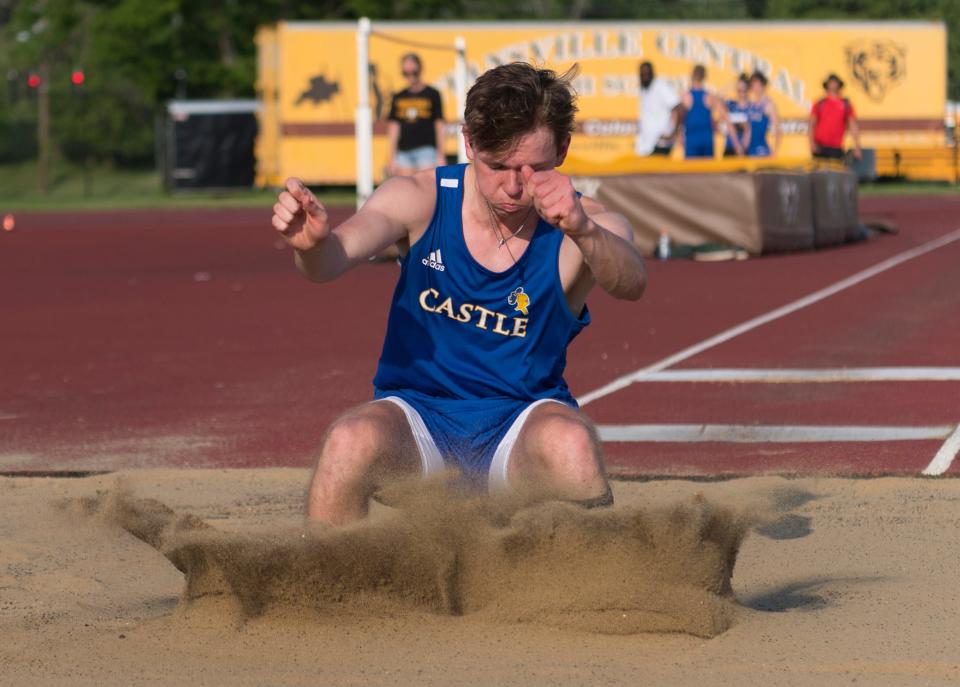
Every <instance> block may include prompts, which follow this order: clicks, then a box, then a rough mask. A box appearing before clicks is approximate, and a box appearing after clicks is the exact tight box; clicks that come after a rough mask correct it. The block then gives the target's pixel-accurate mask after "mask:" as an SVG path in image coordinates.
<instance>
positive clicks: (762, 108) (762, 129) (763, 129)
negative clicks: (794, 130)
mask: <svg viewBox="0 0 960 687" xmlns="http://www.w3.org/2000/svg"><path fill="white" fill-rule="evenodd" d="M747 119H748V120H749V122H750V146H749V147H748V148H747V155H751V156H754V157H769V156H770V154H771V153H770V146H769V145H768V144H767V129H768V128H769V126H770V115H768V114H767V101H766V99H763V100H759V101H754V102H751V103H750V105H749V106H748V107H747Z"/></svg>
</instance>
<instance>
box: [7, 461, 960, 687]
mask: <svg viewBox="0 0 960 687" xmlns="http://www.w3.org/2000/svg"><path fill="white" fill-rule="evenodd" d="M306 478H307V474H306V473H305V472H304V471H298V470H262V471H186V470H176V471H174V470H171V471H142V472H131V473H127V474H125V475H120V476H117V475H103V476H99V477H92V478H86V479H27V478H19V479H3V480H0V515H2V518H0V631H2V633H3V637H4V642H3V643H2V644H0V681H2V683H3V684H12V685H17V684H31V685H35V684H109V685H114V684H115V685H126V684H132V683H137V684H183V683H184V682H190V683H203V684H230V685H246V684H251V685H253V684H277V685H287V684H291V685H292V684H331V685H342V684H362V685H367V684H412V683H414V682H415V683H416V684H418V685H421V684H426V685H459V684H497V685H505V684H517V685H541V684H542V685H548V684H549V685H568V684H569V685H573V684H596V683H601V682H613V683H630V684H636V683H638V681H652V683H653V684H675V685H697V686H698V687H700V686H702V685H704V684H734V683H736V684H759V683H761V682H762V683H763V684H790V685H794V684H796V685H823V684H850V683H851V682H852V681H853V679H854V678H857V679H858V680H859V682H860V683H862V684H871V685H914V684H916V685H921V684H923V685H931V684H932V685H939V684H944V685H947V684H956V683H957V681H958V680H960V649H957V647H956V642H955V641H954V638H955V636H956V633H957V631H958V630H960V621H958V618H960V613H957V611H958V610H960V600H958V595H957V592H956V589H957V584H956V580H957V577H956V571H957V563H958V558H957V553H956V552H957V550H960V549H958V547H957V544H958V543H960V541H958V540H960V534H958V532H960V530H958V529H957V527H956V525H957V524H958V520H960V483H958V482H956V481H951V480H943V481H930V480H905V479H904V480H900V479H883V480H868V481H843V480H819V481H814V480H794V481H787V480H783V479H779V478H751V479H745V480H732V481H728V482H717V483H699V484H698V483H690V482H684V481H679V480H677V481H665V482H650V483H616V484H615V493H616V496H617V506H616V507H615V508H614V509H610V510H599V511H583V510H581V509H578V508H575V507H571V506H568V505H565V504H558V503H553V504H530V503H523V502H520V501H514V502H509V501H503V502H491V501H486V500H469V499H467V500H450V499H448V498H443V496H442V494H441V492H440V490H439V489H438V488H428V489H426V490H424V489H423V488H415V489H410V488H407V489H406V490H400V492H398V493H397V494H394V495H392V498H391V499H390V502H391V503H393V504H394V505H396V506H397V507H396V508H386V507H378V508H377V509H375V512H374V513H373V515H372V517H371V519H370V521H368V522H365V523H361V524H358V525H356V526H352V527H350V528H341V529H330V528H318V527H309V526H306V525H305V524H304V523H303V520H302V517H301V515H300V508H301V503H302V498H303V487H304V484H305V483H306ZM738 553H739V555H738ZM734 564H735V565H734Z"/></svg>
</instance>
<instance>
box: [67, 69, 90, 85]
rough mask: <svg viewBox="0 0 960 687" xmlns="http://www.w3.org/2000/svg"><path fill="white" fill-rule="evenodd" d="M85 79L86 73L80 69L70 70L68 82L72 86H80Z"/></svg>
mask: <svg viewBox="0 0 960 687" xmlns="http://www.w3.org/2000/svg"><path fill="white" fill-rule="evenodd" d="M86 80H87V75H86V74H84V73H83V70H82V69H74V70H73V71H72V72H70V83H72V84H73V85H74V86H82V85H83V83H84V82H85V81H86Z"/></svg>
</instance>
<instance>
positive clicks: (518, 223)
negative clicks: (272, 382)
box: [272, 62, 646, 523]
mask: <svg viewBox="0 0 960 687" xmlns="http://www.w3.org/2000/svg"><path fill="white" fill-rule="evenodd" d="M575 73H576V72H575V69H574V70H571V71H570V72H567V73H566V74H564V75H562V76H560V75H557V74H556V73H554V72H553V71H550V70H547V69H538V68H536V67H533V66H531V65H529V64H526V63H519V62H517V63H511V64H506V65H502V66H499V67H496V68H494V69H492V70H490V71H488V72H486V73H484V74H483V75H481V76H480V77H479V78H478V79H477V81H476V83H475V84H474V85H473V86H472V87H471V89H470V91H469V92H468V94H467V101H466V107H465V114H464V127H463V136H464V141H465V144H466V150H467V157H468V159H469V161H470V162H469V164H464V165H453V166H445V167H439V168H437V169H436V170H429V171H423V172H419V173H417V174H414V175H413V176H409V177H394V178H391V179H389V180H387V181H386V182H385V183H384V184H383V185H381V186H380V187H379V188H378V189H377V190H376V192H374V193H373V195H372V196H371V197H370V199H369V200H368V201H367V202H366V203H365V204H364V205H363V207H362V208H361V209H360V210H359V211H358V212H357V213H356V214H355V215H353V216H352V217H351V218H349V219H348V220H346V221H345V222H343V223H342V224H340V225H339V226H337V227H332V226H331V225H330V221H329V218H328V215H327V211H326V209H325V208H324V207H323V206H322V205H321V204H320V203H319V202H318V201H317V199H316V197H315V196H314V195H313V193H312V192H311V191H310V190H309V189H307V188H306V187H304V185H303V184H302V183H301V182H300V181H299V180H298V179H295V178H292V179H288V180H287V182H286V188H285V190H284V191H283V192H281V193H280V195H279V198H278V200H277V202H276V204H275V205H274V207H273V212H274V214H273V218H272V223H273V226H274V228H275V229H276V230H277V231H278V232H279V233H280V235H281V236H283V238H284V239H285V240H286V241H287V243H288V244H289V245H290V246H292V247H293V248H294V252H295V255H296V264H297V266H298V268H299V269H300V271H301V272H302V273H303V274H304V275H305V276H306V277H307V278H309V279H311V280H313V281H317V282H323V281H329V280H332V279H336V278H337V277H339V276H341V275H342V274H344V273H345V272H346V271H347V270H349V269H351V268H353V267H355V266H357V265H359V264H362V263H364V262H366V261H367V259H368V258H369V257H370V256H371V255H375V254H376V253H378V252H379V251H381V250H383V249H384V248H385V247H387V246H389V245H391V244H397V245H398V246H400V250H401V254H402V256H403V257H402V259H401V265H400V276H399V278H398V281H397V286H396V289H395V291H394V294H393V299H392V302H391V308H390V315H389V318H388V321H387V331H386V336H385V338H384V344H383V350H382V353H381V356H380V361H379V364H378V367H377V372H376V376H375V377H374V393H373V397H374V400H372V401H371V402H368V403H365V404H363V405H361V406H359V407H357V408H354V409H353V410H350V411H348V412H347V413H346V414H345V415H343V416H342V417H340V418H339V419H337V420H335V421H334V422H333V424H332V425H331V427H329V428H328V430H327V432H326V434H325V437H324V439H323V442H322V445H321V449H320V456H319V459H318V462H317V467H316V470H315V472H314V475H313V477H312V479H311V483H310V490H309V493H308V497H307V515H308V517H310V518H312V519H315V520H318V521H322V522H327V523H346V522H349V521H352V520H355V519H358V518H361V517H364V516H365V515H366V513H367V507H368V502H369V498H370V497H371V496H372V495H373V493H374V492H375V490H376V489H377V488H378V485H379V484H380V483H381V481H382V480H383V479H385V478H387V477H392V476H396V475H400V474H405V473H421V474H430V473H433V472H436V471H440V470H443V469H446V468H448V467H457V468H459V469H460V470H462V471H463V473H464V475H465V476H466V477H467V479H469V480H471V481H473V482H475V483H477V484H478V485H481V486H482V487H483V488H486V489H489V490H491V491H499V490H510V489H524V490H526V489H531V490H535V491H537V492H539V493H541V494H543V495H547V496H550V497H555V498H560V499H564V500H569V501H575V502H579V503H582V504H584V505H586V506H596V505H606V504H609V503H612V495H611V492H610V487H609V484H608V482H607V479H606V475H605V471H604V466H603V458H602V453H601V447H600V442H599V440H598V437H597V434H596V432H595V430H594V428H593V426H592V424H591V423H590V421H589V420H588V419H587V418H586V417H585V416H584V415H583V414H582V413H581V412H580V411H579V409H578V408H577V404H576V401H575V400H574V398H573V396H572V395H571V393H570V391H569V389H568V388H567V384H566V382H565V381H564V379H563V371H564V367H565V365H566V350H567V346H568V345H569V343H570V342H571V341H572V340H573V338H574V337H575V336H577V334H578V333H579V332H580V331H581V330H582V329H583V328H584V327H585V326H587V324H588V323H589V321H590V315H589V312H588V310H587V306H586V298H587V294H588V293H589V292H590V291H591V289H592V288H593V287H594V286H595V285H599V286H600V287H601V288H602V289H603V290H604V291H606V292H607V293H609V294H611V295H613V296H614V297H617V298H624V299H637V298H640V296H641V295H642V294H643V291H644V288H645V286H646V273H645V270H644V265H643V260H642V258H641V256H640V253H639V252H638V250H637V249H636V247H635V246H634V244H633V229H632V227H631V226H630V224H629V223H628V221H627V220H626V219H625V218H624V217H622V216H621V215H619V214H616V213H613V212H609V211H607V210H606V209H605V208H604V207H603V206H602V205H600V204H599V203H598V202H596V201H595V200H591V199H589V198H585V197H580V195H579V194H578V193H576V192H575V191H574V188H573V185H572V183H571V180H570V179H569V178H568V177H567V176H565V175H563V174H561V173H560V172H558V171H557V170H556V168H557V167H558V166H559V165H560V164H561V163H562V162H563V160H564V158H565V157H566V154H567V150H568V148H569V145H570V136H571V133H572V132H573V128H574V117H575V113H576V102H575V96H574V93H573V91H572V88H571V79H572V78H573V76H574V75H575Z"/></svg>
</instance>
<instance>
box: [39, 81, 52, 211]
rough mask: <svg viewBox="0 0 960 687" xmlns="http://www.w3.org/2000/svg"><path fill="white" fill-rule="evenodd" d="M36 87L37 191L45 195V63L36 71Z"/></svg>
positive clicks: (47, 139) (47, 93)
mask: <svg viewBox="0 0 960 687" xmlns="http://www.w3.org/2000/svg"><path fill="white" fill-rule="evenodd" d="M38 74H39V76H40V84H39V85H38V86H37V153H38V156H37V190H39V191H40V195H41V196H45V195H47V191H48V189H49V172H50V69H49V68H48V67H47V64H46V63H43V64H41V65H40V68H39V70H38Z"/></svg>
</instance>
